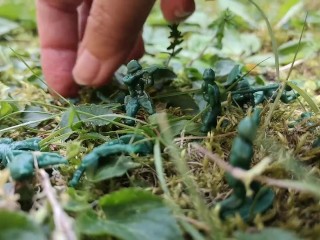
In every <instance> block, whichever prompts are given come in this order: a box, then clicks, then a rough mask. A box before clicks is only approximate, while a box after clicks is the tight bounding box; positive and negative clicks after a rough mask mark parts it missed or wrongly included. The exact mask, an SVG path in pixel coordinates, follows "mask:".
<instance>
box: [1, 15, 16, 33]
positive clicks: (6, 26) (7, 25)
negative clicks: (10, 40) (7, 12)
mask: <svg viewBox="0 0 320 240" xmlns="http://www.w3.org/2000/svg"><path fill="white" fill-rule="evenodd" d="M17 27H19V25H18V24H16V23H15V22H12V21H10V20H7V19H4V18H0V36H1V35H4V34H7V33H9V32H10V31H12V30H13V29H16V28H17Z"/></svg>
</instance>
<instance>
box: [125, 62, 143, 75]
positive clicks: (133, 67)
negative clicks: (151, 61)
mask: <svg viewBox="0 0 320 240" xmlns="http://www.w3.org/2000/svg"><path fill="white" fill-rule="evenodd" d="M127 68H128V73H134V72H136V71H138V70H140V69H142V67H141V65H140V63H139V62H138V61H137V60H131V61H130V62H129V63H128V65H127Z"/></svg>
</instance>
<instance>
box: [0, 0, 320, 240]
mask: <svg viewBox="0 0 320 240" xmlns="http://www.w3.org/2000/svg"><path fill="white" fill-rule="evenodd" d="M249 2H251V4H252V5H250V4H248V3H249ZM257 4H259V5H257ZM297 4H300V5H301V2H300V1H290V2H287V1H279V2H277V3H274V5H273V6H269V2H268V1H265V0H263V1H259V3H258V2H254V1H251V0H248V1H238V2H237V3H236V2H235V1H231V0H228V1H217V2H210V1H208V2H202V3H201V4H200V3H199V6H198V11H197V13H196V14H195V15H194V16H193V17H192V18H190V19H189V20H188V21H187V22H186V23H184V24H181V25H180V26H179V31H181V32H182V33H183V34H184V41H183V42H182V43H181V46H182V47H183V50H181V52H179V54H178V55H177V56H174V57H173V56H168V54H165V53H164V52H165V51H166V48H167V46H169V45H170V40H169V39H168V38H167V37H166V35H165V34H164V33H166V34H167V36H169V32H170V30H169V29H168V28H167V27H166V24H164V23H163V21H162V20H160V21H159V19H161V17H160V12H159V9H158V8H155V9H154V11H153V13H152V15H151V16H150V18H149V19H148V24H147V25H146V27H145V32H144V35H145V36H144V37H145V41H146V50H147V54H146V55H145V56H144V57H143V59H142V60H141V62H142V63H143V65H144V66H148V65H152V64H165V63H169V66H170V67H172V68H173V69H174V71H175V72H176V73H177V74H178V79H177V80H176V82H175V83H173V84H171V85H168V84H167V85H165V87H164V89H163V90H162V92H160V93H157V92H156V90H154V89H149V90H148V91H149V92H150V93H151V96H152V98H153V99H154V101H155V104H156V108H157V112H159V113H158V114H157V115H155V116H148V115H147V114H146V113H145V112H144V111H140V112H139V114H138V116H137V119H138V123H137V125H136V126H135V127H130V126H126V125H125V124H123V123H122V120H123V119H124V118H126V117H125V116H124V112H123V109H121V108H117V105H114V104H110V103H111V102H112V101H113V99H112V98H110V95H107V94H106V93H105V92H104V89H97V90H92V89H83V90H82V91H81V95H80V98H79V99H78V100H77V101H78V102H80V103H86V104H91V106H92V108H91V109H90V110H88V109H87V108H85V109H84V108H83V107H81V106H80V107H79V106H78V104H77V103H73V101H72V100H69V99H63V98H61V97H60V98H59V99H58V100H57V99H53V98H52V97H51V95H50V94H48V93H47V89H46V86H45V84H44V82H43V81H42V80H41V79H42V77H41V71H40V67H39V62H38V60H39V52H38V50H37V49H35V48H34V47H36V46H37V42H36V38H37V36H36V35H35V34H34V31H33V30H30V29H28V28H26V27H25V25H23V24H22V26H23V27H19V28H17V29H14V30H13V31H10V32H8V33H6V34H4V35H3V38H2V40H1V41H2V45H1V46H2V47H1V49H2V57H1V60H3V62H4V65H5V66H7V67H6V68H4V69H3V70H2V71H1V73H0V74H1V78H0V96H1V99H2V100H1V102H0V103H5V104H2V105H0V106H1V108H0V134H1V136H2V137H11V138H13V139H15V140H22V139H25V138H28V137H33V136H39V137H41V138H43V140H42V141H41V147H42V150H45V151H58V152H60V153H61V154H62V155H63V156H67V158H68V161H69V163H70V164H69V165H68V166H61V167H59V168H56V170H55V171H54V174H51V175H50V177H51V179H50V180H51V185H52V186H48V179H47V178H48V176H46V174H45V172H43V171H41V172H40V174H41V175H39V177H35V178H33V179H32V180H30V181H28V182H25V183H23V184H19V183H14V182H12V180H11V179H10V178H9V176H8V172H7V171H6V170H5V169H4V170H1V172H0V189H4V186H5V183H14V184H16V185H15V188H12V189H13V192H14V194H18V195H19V196H20V200H19V199H18V198H17V197H14V196H16V195H14V194H13V193H11V192H5V191H0V208H8V209H9V208H10V209H12V210H13V211H14V212H17V213H18V212H25V213H26V214H27V215H28V216H30V217H31V218H33V220H34V222H36V223H37V224H39V225H42V226H45V227H48V229H50V233H51V234H62V236H73V235H72V234H74V233H75V232H74V230H73V228H72V227H70V226H69V227H68V228H67V229H61V228H59V226H60V225H59V224H60V223H59V221H63V220H66V221H68V222H70V221H71V223H70V224H72V222H74V221H75V222H76V223H77V225H78V224H79V223H80V222H81V221H83V219H84V214H86V211H84V210H83V209H88V208H90V209H91V208H92V209H93V210H94V211H93V212H94V213H92V212H91V213H90V214H91V215H90V214H89V213H88V216H92V214H97V216H99V220H97V219H96V220H95V221H96V222H97V223H98V222H99V221H101V219H104V220H105V219H107V220H108V218H110V217H109V216H104V215H103V214H104V213H103V211H104V210H103V209H104V206H103V205H102V204H101V203H100V201H99V199H100V198H102V196H104V195H106V194H112V193H114V192H117V191H119V190H120V191H121V190H123V189H125V188H128V187H138V188H141V189H144V190H146V191H148V192H150V193H152V194H154V195H158V196H160V197H161V199H162V200H164V202H166V206H167V207H169V208H170V209H171V212H172V214H173V216H174V217H175V219H176V220H177V221H178V223H179V224H180V227H181V229H182V231H183V233H184V238H185V239H190V238H191V239H199V240H200V239H201V240H202V239H226V238H232V239H233V238H234V239H238V237H237V236H239V235H238V234H248V235H246V237H245V238H243V239H249V236H253V235H251V234H253V233H255V232H259V231H261V230H262V229H265V230H264V231H266V232H267V231H273V230H274V229H277V230H279V232H277V235H276V238H279V239H282V237H284V236H285V235H286V234H289V233H288V232H293V233H295V234H296V236H297V238H298V237H301V238H304V239H316V238H317V236H319V231H320V225H319V223H318V219H319V217H320V206H319V197H320V195H319V181H320V178H319V177H320V166H319V161H318V159H319V154H320V150H319V148H312V144H313V142H314V141H315V140H316V139H317V138H318V136H319V125H320V121H319V114H318V105H319V101H320V99H319V97H318V96H317V95H318V93H319V89H320V81H319V76H320V75H319V74H320V72H319V69H317V68H316V65H315V62H317V61H318V59H319V49H320V45H319V44H318V45H317V44H316V43H315V42H316V40H317V39H318V38H319V36H320V34H319V33H318V32H317V27H319V24H320V20H319V15H320V12H319V11H316V10H314V11H311V12H310V13H309V17H308V18H306V19H305V15H306V12H305V11H304V9H306V8H308V6H309V4H311V3H308V2H306V3H305V8H303V9H302V10H301V11H300V13H299V14H295V15H292V16H291V15H287V13H288V12H290V10H291V11H292V8H294V7H296V8H297V7H300V5H297ZM1 6H2V5H0V10H1ZM234 6H236V7H237V9H238V11H236V12H234V11H233V10H232V9H233V8H234ZM226 7H229V8H230V11H229V12H227V15H228V19H227V20H228V21H230V18H232V24H231V25H230V24H225V25H223V24H221V21H222V20H221V19H223V18H220V20H219V21H216V23H217V22H218V23H219V25H220V26H224V27H223V28H222V27H220V28H219V26H215V24H214V23H215V20H216V18H217V16H218V15H219V14H218V12H221V11H222V10H223V9H224V8H226ZM275 7H278V8H279V9H281V11H279V12H281V13H282V15H276V16H275V14H273V13H274V9H273V8H275ZM212 9H216V10H212ZM262 9H263V10H262ZM313 9H316V8H313ZM215 11H216V12H215ZM0 13H1V11H0ZM230 14H231V16H230ZM279 14H280V13H279ZM221 16H224V15H223V14H221ZM285 16H290V17H289V19H287V22H286V23H283V22H282V21H283V19H286V18H285ZM29 19H32V18H29ZM252 19H254V21H252ZM317 19H318V20H317ZM280 20H281V26H282V28H280V29H275V26H278V25H277V23H279V22H280ZM14 21H16V22H18V23H22V22H23V20H22V19H14ZM211 23H213V24H211ZM228 23H229V22H228ZM253 24H256V25H253ZM234 26H236V28H235V27H234ZM265 26H266V27H265ZM305 27H306V28H305ZM217 28H219V31H220V32H219V34H218V36H219V39H220V40H219V41H218V42H216V41H215V38H214V36H215V34H217V32H216V31H217ZM8 39H10V40H11V41H8ZM21 39H23V41H21ZM221 39H222V42H221ZM270 39H271V40H270ZM292 39H294V40H297V42H296V43H292V42H291V40H292ZM303 39H306V41H307V43H308V44H307V47H304V45H302V40H303ZM212 40H213V41H212ZM26 43H28V44H26ZM288 43H292V45H290V46H286V45H285V44H288ZM221 44H222V46H221V48H220V45H221ZM26 45H28V47H25V46H26ZM310 48H311V49H312V51H309V50H310ZM279 49H280V50H281V49H282V51H280V50H279ZM283 49H285V51H284V50H283ZM299 49H300V51H298V50H299ZM179 51H180V50H179ZM199 53H201V54H199ZM268 54H273V55H274V61H268V60H266V61H264V59H266V56H267V55H268ZM253 57H255V58H253ZM168 59H170V62H169V61H168ZM288 59H289V60H288ZM226 60H227V61H226ZM297 62H298V63H299V65H298V66H294V65H295V63H297ZM238 63H240V64H242V65H243V70H244V71H243V72H244V73H243V74H245V72H249V73H248V77H249V80H250V82H251V83H252V84H253V85H261V84H262V83H263V84H266V83H269V82H273V81H280V82H283V83H285V82H287V81H291V80H294V81H295V84H292V83H290V86H292V88H293V89H294V90H295V91H296V92H298V93H299V94H300V96H301V97H299V101H295V102H292V103H290V104H283V103H281V102H280V101H279V99H280V93H281V91H282V90H283V89H284V87H285V85H284V84H283V86H282V89H281V90H280V91H279V94H278V96H277V100H276V101H275V102H274V103H265V104H264V105H263V108H264V111H263V115H262V121H261V122H262V123H265V124H264V127H263V128H261V130H260V132H259V135H258V137H257V140H256V142H255V145H254V152H255V154H254V158H253V164H252V165H253V167H252V169H250V171H242V172H241V171H240V172H237V171H235V170H236V169H234V168H232V166H229V165H227V164H226V162H227V160H228V156H229V152H230V149H231V145H232V139H233V138H234V137H235V136H236V134H237V133H236V127H237V125H238V123H239V121H240V120H241V119H243V117H244V116H246V114H247V112H250V111H251V109H246V110H243V109H240V108H238V107H236V106H234V105H232V104H230V101H228V99H226V101H225V102H224V104H223V106H224V114H223V116H222V117H221V118H220V119H219V123H218V126H217V128H216V129H215V130H214V131H212V132H211V133H209V134H208V135H206V136H203V135H201V134H200V133H199V130H198V129H199V128H200V126H201V121H200V120H201V118H200V116H201V111H203V106H202V105H201V96H200V95H199V86H200V84H201V73H202V71H203V70H204V69H205V68H207V67H213V68H214V69H215V70H216V72H217V78H218V80H219V81H221V82H223V81H224V80H225V78H226V74H223V73H224V72H225V73H228V71H230V70H231V69H232V67H233V65H234V64H238ZM257 64H258V66H257V67H255V68H254V69H253V67H254V66H255V65H257ZM287 64H291V66H290V65H289V66H290V67H289V68H283V67H285V66H287ZM251 70H252V71H251ZM281 79H284V80H281ZM308 86H312V88H310V87H308ZM118 88H119V87H118ZM118 88H117V89H118ZM181 92H183V93H184V94H182V93H181ZM199 99H200V100H199ZM181 103H184V104H181ZM202 104H203V103H202ZM30 106H33V107H38V109H37V110H29V107H30ZM101 106H105V107H106V109H107V111H108V113H103V112H101V111H99V109H101ZM194 106H200V107H199V109H197V110H198V111H197V113H194V114H190V108H193V107H194ZM201 106H202V107H201ZM306 110H308V111H312V112H313V113H314V115H313V116H312V117H311V118H310V119H304V120H303V119H302V120H301V121H297V122H296V123H295V126H294V127H289V126H288V125H289V123H291V122H294V121H295V120H297V119H299V117H300V114H301V113H303V112H305V111H306ZM109 111H110V112H109ZM160 112H161V113H160ZM164 112H165V113H164ZM41 113H47V114H49V115H47V116H46V117H44V116H43V115H41ZM28 114H29V115H28ZM30 114H31V115H30ZM27 115H28V116H29V117H27ZM79 119H82V120H81V121H79ZM224 120H227V121H228V123H229V124H228V125H227V126H224V125H223V122H224ZM125 133H140V134H143V135H144V136H146V137H147V138H148V139H150V140H152V141H153V142H154V149H153V154H150V155H148V156H137V155H133V156H131V160H132V161H134V162H136V163H139V167H137V168H134V169H131V170H129V171H128V172H127V173H126V174H125V175H123V176H122V177H115V178H111V179H109V180H106V181H103V182H100V183H95V184H93V183H91V182H90V181H88V179H87V178H86V177H85V178H83V179H82V181H81V183H80V185H79V187H78V188H77V189H76V190H73V189H70V188H67V182H68V180H70V178H71V176H72V173H73V172H74V170H75V168H76V167H77V165H78V164H79V163H80V162H81V159H82V158H83V156H84V155H86V154H88V153H89V152H91V151H92V149H93V148H94V147H95V146H99V145H100V144H102V143H103V142H105V141H107V140H108V139H110V138H111V139H114V138H117V137H118V136H119V135H122V134H125ZM173 143H175V144H173ZM225 171H229V172H231V173H234V174H235V176H236V177H239V178H240V179H242V180H243V181H244V182H247V183H248V182H250V181H252V180H253V179H255V180H257V181H260V182H261V183H263V184H265V185H267V186H270V187H271V188H272V189H273V190H274V192H275V193H276V199H275V201H274V205H273V207H272V209H270V210H269V211H267V212H266V213H265V214H262V215H257V216H256V217H255V218H254V219H253V221H252V222H250V223H245V222H243V221H242V219H241V218H240V217H238V216H236V217H234V218H231V219H228V220H227V221H225V222H222V221H221V220H220V219H219V218H218V216H217V212H216V209H215V208H214V206H215V204H216V203H217V202H219V201H221V200H222V199H225V198H226V197H227V196H228V195H229V194H230V191H231V189H230V188H229V186H228V185H227V184H226V182H225V180H224V173H225ZM41 185H42V186H43V187H41V188H38V187H39V186H41ZM21 186H22V187H21ZM25 188H27V189H29V191H30V189H31V192H32V195H33V196H34V197H33V198H30V197H29V198H28V197H27V198H26V199H24V195H23V191H21V189H25ZM34 189H37V190H34ZM38 189H41V190H38ZM54 189H55V190H54ZM42 190H43V191H42ZM55 191H56V194H52V193H53V192H55ZM30 196H31V195H30ZM151 199H152V198H150V199H149V200H150V204H155V203H154V202H152V201H151ZM118 201H120V198H119V199H118ZM139 201H142V199H140V200H139ZM25 202H31V203H30V207H29V208H27V209H24V211H22V210H21V207H22V206H24V204H25ZM70 202H71V203H72V204H73V205H72V204H70ZM151 202H152V203H151ZM13 203H15V204H13ZM99 204H101V205H99ZM141 204H142V205H143V204H144V202H143V201H142V202H141ZM48 205H49V206H51V208H52V209H53V210H52V214H51V210H50V209H49V208H48V207H47V206H48ZM71 205H72V206H74V208H73V210H71V208H70V207H69V208H68V207H67V206H71ZM152 206H153V205H152ZM125 207H127V205H126V206H125ZM158 207H159V206H158V205H157V204H155V205H154V208H153V209H154V211H158V210H157V209H158ZM75 209H77V210H75ZM79 209H82V210H79ZM61 211H62V213H61ZM139 211H142V212H143V211H145V210H141V209H139ZM65 213H67V214H68V215H66V214H65ZM156 213H157V214H160V212H156ZM59 214H60V215H59ZM157 214H154V215H157ZM51 215H53V216H51ZM59 216H60V217H59ZM130 216H131V215H130V214H128V216H127V219H125V220H123V219H122V220H123V221H124V222H126V224H127V225H126V226H127V227H128V229H129V228H130V226H129V225H130V223H136V224H137V225H138V222H135V221H137V220H136V219H133V218H132V219H131V218H130ZM0 217H1V213H0ZM114 217H118V216H117V215H116V214H115V216H114ZM145 217H146V218H147V217H148V216H145ZM111 219H112V217H111ZM153 220H154V221H155V219H151V220H149V221H151V222H152V221H153ZM52 221H54V223H55V226H52V224H50V222H52ZM88 224H89V223H88ZM81 226H82V225H81ZM84 226H85V225H84ZM90 226H93V225H90ZM0 227H1V223H0ZM159 227H160V228H161V224H160V225H159ZM21 229H24V228H23V227H22V226H21ZM75 229H76V230H77V232H76V234H78V235H81V237H82V238H84V239H86V238H85V236H86V237H87V238H88V239H95V238H97V239H99V237H97V236H95V235H96V234H93V233H94V231H93V230H92V229H94V230H95V231H96V232H95V233H98V232H99V231H101V229H99V228H98V227H97V226H95V228H92V229H91V231H92V232H93V233H92V232H91V234H89V233H88V232H89V230H88V229H89V228H88V229H77V228H75ZM142 229H143V228H142ZM57 231H58V232H57ZM163 231H164V232H165V231H167V230H163ZM168 231H169V230H168ZM172 231H173V230H172ZM175 231H178V230H175ZM287 231H288V232H287ZM169 233H170V232H169ZM175 233H176V232H175ZM70 234H71V235H70ZM172 234H173V232H172ZM260 234H261V235H260V237H258V238H256V239H263V238H262V236H263V234H264V232H263V231H262V232H261V233H260ZM98 235H99V234H98ZM112 235H113V236H118V235H114V234H112ZM123 239H126V238H124V237H123ZM159 239H163V238H161V237H160V236H159Z"/></svg>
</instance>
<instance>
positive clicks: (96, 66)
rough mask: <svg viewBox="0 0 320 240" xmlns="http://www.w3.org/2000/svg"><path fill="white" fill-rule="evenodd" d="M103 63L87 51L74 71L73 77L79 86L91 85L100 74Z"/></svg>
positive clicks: (78, 61)
mask: <svg viewBox="0 0 320 240" xmlns="http://www.w3.org/2000/svg"><path fill="white" fill-rule="evenodd" d="M100 67H101V62H100V60H99V59H98V58H96V57H95V56H93V55H92V54H91V53H90V52H89V51H88V50H87V49H85V50H84V51H83V52H82V53H81V55H80V56H79V58H78V60H77V62H76V65H75V67H74V69H73V77H74V80H75V82H76V83H78V84H79V85H90V84H91V83H93V82H94V81H95V78H96V77H97V76H98V74H99V70H100Z"/></svg>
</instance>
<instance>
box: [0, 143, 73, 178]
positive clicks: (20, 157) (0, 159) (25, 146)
mask: <svg viewBox="0 0 320 240" xmlns="http://www.w3.org/2000/svg"><path fill="white" fill-rule="evenodd" d="M40 141H41V139H40V138H30V139H27V140H22V141H13V140H12V139H11V138H0V163H1V164H2V165H3V166H5V167H8V168H9V170H10V173H11V177H12V178H13V179H14V180H23V179H26V178H29V177H32V176H33V175H34V169H35V166H34V164H35V160H36V161H37V165H38V167H39V168H45V167H48V166H51V165H57V164H67V163H68V162H67V160H66V159H65V158H63V157H62V156H60V155H59V154H58V153H49V152H39V151H40V146H39V142H40Z"/></svg>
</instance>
